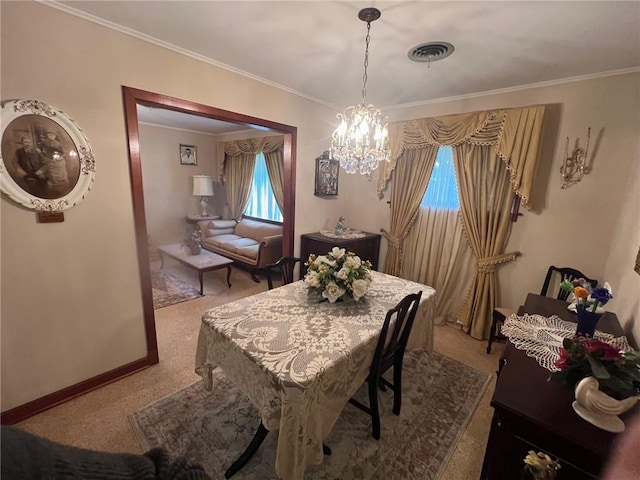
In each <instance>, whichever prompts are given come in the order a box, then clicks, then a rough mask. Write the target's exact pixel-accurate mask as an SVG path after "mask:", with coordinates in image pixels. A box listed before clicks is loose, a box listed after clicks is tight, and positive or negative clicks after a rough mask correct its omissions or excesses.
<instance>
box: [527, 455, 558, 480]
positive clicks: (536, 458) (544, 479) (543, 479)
mask: <svg viewBox="0 0 640 480" xmlns="http://www.w3.org/2000/svg"><path fill="white" fill-rule="evenodd" d="M524 469H525V471H526V472H529V475H530V477H531V478H533V479H534V480H553V479H554V478H556V474H557V472H558V470H560V462H558V461H557V460H554V459H552V458H551V457H550V456H549V455H547V454H546V453H542V452H534V451H533V450H529V453H528V455H527V456H526V457H524Z"/></svg>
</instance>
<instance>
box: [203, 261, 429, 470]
mask: <svg viewBox="0 0 640 480" xmlns="http://www.w3.org/2000/svg"><path fill="white" fill-rule="evenodd" d="M371 275H372V277H373V281H372V282H371V287H370V288H369V290H368V291H367V295H366V296H365V298H364V300H363V301H360V302H354V301H345V302H343V303H340V304H338V303H329V302H319V301H318V297H316V296H314V295H309V293H308V287H307V285H306V284H305V283H304V282H303V281H298V282H294V283H290V284H288V285H284V286H282V287H278V288H274V289H273V290H267V291H266V292H262V293H259V294H256V295H253V296H250V297H246V298H243V299H240V300H236V301H234V302H229V303H226V304H224V305H220V306H218V307H215V308H212V309H210V310H207V311H206V312H205V313H204V315H203V316H202V325H201V327H200V335H199V337H198V347H197V351H196V372H197V373H198V374H199V375H201V376H202V378H203V381H204V385H205V387H206V388H208V389H211V386H212V381H213V380H212V370H213V368H215V367H216V366H219V367H221V368H222V369H223V370H224V373H225V375H226V376H227V378H228V379H229V380H231V381H232V382H233V383H234V384H235V385H236V386H237V387H238V388H239V389H240V390H242V391H243V392H244V393H245V394H246V395H247V396H248V397H249V399H250V400H251V401H252V403H253V404H254V405H255V406H256V407H257V408H258V410H259V411H260V416H261V418H262V423H263V424H264V426H265V427H266V429H267V430H278V431H279V433H278V447H277V450H276V472H277V473H278V478H281V479H283V480H302V479H303V478H304V470H305V466H306V465H313V464H319V463H321V462H322V460H323V453H322V441H323V439H324V438H326V436H327V435H328V434H329V432H330V431H331V429H332V428H333V425H334V423H335V421H336V420H337V418H338V416H339V415H340V413H341V412H342V410H343V409H344V406H345V404H346V403H347V401H348V400H349V398H351V396H352V395H353V394H354V393H355V392H356V390H358V388H359V387H360V385H361V384H362V383H363V382H364V381H365V380H366V378H367V375H368V373H369V369H370V366H371V362H372V360H373V355H374V352H375V348H376V344H377V342H378V337H379V336H380V329H381V328H382V323H383V322H384V319H385V316H386V314H387V311H388V310H389V309H390V308H393V307H394V306H395V305H396V304H397V303H398V302H399V301H400V300H402V299H403V298H404V297H405V296H406V295H408V294H409V293H415V292H418V291H422V300H421V301H420V305H419V307H418V312H417V314H416V318H415V320H414V323H413V327H412V329H411V335H410V336H409V343H408V344H407V348H408V349H413V348H416V349H420V348H424V349H428V350H431V349H432V347H433V305H434V303H435V290H434V289H433V288H431V287H428V286H425V285H421V284H418V283H415V282H411V281H409V280H405V279H402V278H398V277H394V276H392V275H386V274H384V273H381V272H376V271H372V272H371ZM363 424H366V420H364V421H363Z"/></svg>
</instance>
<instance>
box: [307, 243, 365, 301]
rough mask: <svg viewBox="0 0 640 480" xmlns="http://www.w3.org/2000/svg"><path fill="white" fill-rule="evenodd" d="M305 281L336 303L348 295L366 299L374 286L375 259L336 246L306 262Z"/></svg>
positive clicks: (311, 288)
mask: <svg viewBox="0 0 640 480" xmlns="http://www.w3.org/2000/svg"><path fill="white" fill-rule="evenodd" d="M305 266H306V267H307V273H306V275H305V276H304V282H305V283H306V284H307V287H308V290H309V293H316V294H319V295H321V296H322V297H323V301H324V300H328V301H329V302H330V303H335V302H336V301H338V300H341V299H343V298H345V297H347V298H352V299H353V300H355V301H359V300H360V299H362V298H363V297H364V296H365V294H366V293H367V291H368V290H369V286H370V285H371V280H372V278H371V262H369V261H368V260H365V261H362V260H361V259H360V257H358V256H357V255H356V254H355V253H353V252H347V251H345V249H344V248H339V247H333V248H332V249H331V251H330V252H328V253H327V254H326V255H315V254H311V255H309V259H308V260H307V261H306V262H305Z"/></svg>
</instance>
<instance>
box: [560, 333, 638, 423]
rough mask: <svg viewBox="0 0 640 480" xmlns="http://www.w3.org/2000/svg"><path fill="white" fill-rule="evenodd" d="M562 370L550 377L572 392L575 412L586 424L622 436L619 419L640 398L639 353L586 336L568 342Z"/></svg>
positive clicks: (564, 348) (566, 339)
mask: <svg viewBox="0 0 640 480" xmlns="http://www.w3.org/2000/svg"><path fill="white" fill-rule="evenodd" d="M555 366H556V367H557V368H558V369H559V370H558V371H556V372H553V373H552V374H551V379H554V380H558V381H560V382H562V383H564V384H565V385H567V386H569V387H571V388H573V391H574V394H575V401H574V402H573V404H572V407H573V410H574V411H575V412H576V413H577V414H578V415H579V416H580V417H582V418H583V419H584V420H586V421H588V422H590V423H592V424H593V425H595V426H597V427H599V428H602V429H604V430H607V431H610V432H622V431H623V430H624V423H623V421H622V420H621V419H620V418H619V417H618V415H620V414H622V413H624V412H626V411H627V410H629V409H630V408H631V407H633V406H634V405H635V404H636V403H637V401H638V398H639V397H638V396H639V395H640V352H636V351H621V350H620V348H619V347H617V346H615V345H611V344H609V343H606V342H602V341H600V340H594V339H592V338H589V337H586V336H580V335H576V336H575V337H574V338H565V339H564V341H563V348H562V349H561V350H560V358H559V359H558V360H557V361H556V362H555Z"/></svg>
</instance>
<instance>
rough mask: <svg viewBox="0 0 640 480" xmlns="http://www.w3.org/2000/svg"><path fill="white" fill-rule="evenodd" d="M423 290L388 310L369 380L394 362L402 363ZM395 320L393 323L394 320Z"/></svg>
mask: <svg viewBox="0 0 640 480" xmlns="http://www.w3.org/2000/svg"><path fill="white" fill-rule="evenodd" d="M421 297H422V290H421V291H419V292H418V293H412V294H409V295H407V296H406V297H404V298H403V299H402V300H401V301H400V303H398V305H396V306H395V307H394V308H392V309H391V310H389V311H388V312H387V316H386V317H385V320H384V324H383V325H382V330H381V332H380V338H379V339H378V345H377V346H376V352H375V354H374V357H373V361H372V362H371V371H370V374H369V381H372V380H373V381H375V382H377V380H378V379H379V378H380V376H381V375H382V374H383V373H384V372H386V371H387V370H388V369H389V368H390V367H391V366H393V365H394V364H396V365H397V364H398V362H399V363H400V364H401V363H402V357H403V356H404V351H405V349H406V347H407V341H408V340H409V334H410V333H411V327H412V326H413V321H414V320H415V318H416V312H417V311H418V305H419V304H420V298H421ZM393 320H395V321H394V322H393V325H392V321H393Z"/></svg>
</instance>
